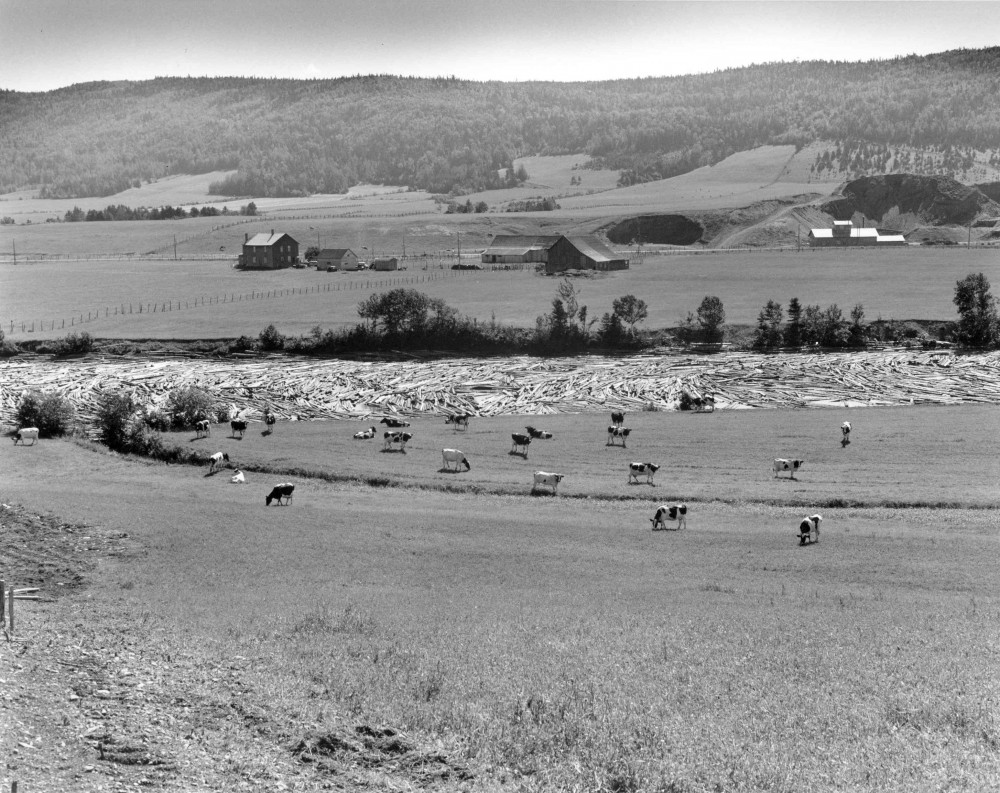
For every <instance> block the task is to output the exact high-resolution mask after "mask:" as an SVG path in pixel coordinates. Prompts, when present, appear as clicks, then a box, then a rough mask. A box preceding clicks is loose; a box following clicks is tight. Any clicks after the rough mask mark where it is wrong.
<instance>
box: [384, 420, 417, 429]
mask: <svg viewBox="0 0 1000 793" xmlns="http://www.w3.org/2000/svg"><path fill="white" fill-rule="evenodd" d="M379 424H385V426H387V427H396V428H399V427H409V426H410V422H408V421H403V420H402V419H390V418H384V419H382V420H381V421H380V422H379Z"/></svg>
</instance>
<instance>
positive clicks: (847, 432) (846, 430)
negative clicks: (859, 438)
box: [840, 421, 851, 446]
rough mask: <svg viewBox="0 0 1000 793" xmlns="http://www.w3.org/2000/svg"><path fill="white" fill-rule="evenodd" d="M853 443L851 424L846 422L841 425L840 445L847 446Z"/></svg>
mask: <svg viewBox="0 0 1000 793" xmlns="http://www.w3.org/2000/svg"><path fill="white" fill-rule="evenodd" d="M850 442H851V422H849V421H845V422H844V423H843V424H841V425H840V445H841V446H847V444H849V443H850Z"/></svg>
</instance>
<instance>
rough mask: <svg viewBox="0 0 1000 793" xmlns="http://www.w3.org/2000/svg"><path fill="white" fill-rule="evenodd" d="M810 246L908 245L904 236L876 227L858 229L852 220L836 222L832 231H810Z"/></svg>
mask: <svg viewBox="0 0 1000 793" xmlns="http://www.w3.org/2000/svg"><path fill="white" fill-rule="evenodd" d="M809 244H810V245H811V246H812V247H814V248H832V247H846V246H848V245H873V246H874V245H878V246H880V247H881V246H883V245H906V238H905V237H904V236H903V235H902V234H886V233H883V232H881V231H879V230H878V229H877V228H875V227H874V226H861V227H857V226H855V225H854V222H853V221H850V220H835V221H833V228H831V229H810V230H809Z"/></svg>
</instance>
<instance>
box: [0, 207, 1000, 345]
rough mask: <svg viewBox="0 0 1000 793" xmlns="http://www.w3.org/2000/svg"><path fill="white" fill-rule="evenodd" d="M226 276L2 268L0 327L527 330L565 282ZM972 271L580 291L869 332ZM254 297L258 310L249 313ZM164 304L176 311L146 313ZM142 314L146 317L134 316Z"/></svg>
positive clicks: (110, 268)
mask: <svg viewBox="0 0 1000 793" xmlns="http://www.w3.org/2000/svg"><path fill="white" fill-rule="evenodd" d="M94 225H128V224H125V223H121V224H94ZM230 264H231V263H230V262H227V261H223V260H216V261H176V262H175V261H99V262H98V261H78V262H54V261H48V262H39V263H35V264H30V265H25V266H21V265H18V266H16V267H15V266H3V267H0V326H2V327H3V330H4V332H5V333H7V334H9V335H11V337H12V338H15V339H17V340H22V339H25V338H60V337H62V336H65V335H66V334H67V333H69V332H71V331H77V332H79V331H81V330H86V331H87V332H89V333H90V334H91V335H92V336H96V337H107V338H178V339H198V338H229V337H236V336H239V335H242V334H247V335H254V336H255V335H256V334H258V333H259V332H260V331H261V330H263V328H264V327H266V326H267V325H268V324H271V323H273V324H274V325H275V326H276V327H277V328H278V330H279V331H281V332H282V333H283V334H286V335H303V334H306V333H308V332H309V331H310V330H311V329H312V328H313V327H315V326H316V325H319V326H321V327H322V328H324V329H327V328H335V327H342V326H344V325H352V324H355V323H356V322H357V321H358V316H357V305H358V303H359V302H360V301H362V300H364V299H366V298H367V297H368V296H369V295H371V294H372V293H374V292H378V291H384V290H386V289H390V288H396V287H400V288H412V289H417V290H419V291H421V292H425V293H426V294H429V295H431V296H432V297H436V298H441V299H443V300H445V302H447V303H448V304H449V305H451V306H453V307H454V308H456V309H458V311H459V312H460V313H462V314H465V315H468V316H471V317H474V318H476V319H478V320H480V321H483V322H489V321H490V320H491V319H493V318H495V319H496V321H498V322H501V323H507V324H512V325H517V326H521V327H534V324H535V319H536V317H538V316H539V315H542V314H545V313H547V312H548V311H550V310H551V302H552V299H553V298H554V297H555V296H556V286H557V283H558V280H559V279H558V278H556V277H546V276H543V275H536V274H535V273H533V272H530V271H503V270H500V271H483V272H474V271H472V272H461V271H452V270H451V269H449V267H450V262H449V261H448V260H444V259H438V258H432V259H429V260H427V261H424V262H421V261H420V260H416V261H412V262H409V263H408V269H407V270H406V271H400V272H397V273H390V274H385V273H374V272H367V271H366V272H360V273H327V272H318V271H316V270H312V269H305V270H295V269H288V270H278V271H268V272H261V271H255V272H241V271H237V270H234V269H232V267H231V266H230ZM425 266H426V267H428V269H426V270H425V269H424V267H425ZM970 272H983V273H985V274H986V276H987V277H988V278H990V279H991V281H993V282H1000V261H998V259H997V257H996V254H995V253H993V252H990V251H987V250H942V249H933V250H932V249H913V248H897V249H892V250H882V251H877V252H876V251H863V250H851V251H834V250H823V251H812V252H802V253H794V252H788V253H774V252H761V253H716V254H710V253H706V254H700V255H674V256H648V257H646V258H645V260H644V261H643V262H642V263H641V264H640V263H637V264H636V265H635V266H634V267H632V268H631V269H630V270H628V271H624V272H618V273H608V274H598V275H594V276H592V277H586V278H577V279H574V283H575V284H576V285H577V287H578V288H579V290H580V303H581V305H586V306H588V309H589V316H590V317H592V318H593V317H600V316H601V315H602V314H603V313H605V312H607V311H610V310H611V308H612V302H613V301H614V300H615V299H616V298H618V297H621V296H622V295H625V294H635V295H637V296H639V297H641V298H642V299H644V300H645V301H646V303H647V304H648V306H649V317H648V319H647V320H646V322H645V323H644V327H647V328H661V327H673V326H675V325H677V324H678V323H679V322H680V321H681V320H682V319H683V317H685V316H686V315H687V314H688V312H693V311H695V310H696V309H697V307H698V305H699V304H700V303H701V300H702V298H704V297H705V296H706V295H716V296H718V297H719V298H720V299H721V300H722V302H723V304H724V306H725V309H726V319H727V321H728V322H732V323H742V324H752V323H755V322H756V319H757V315H758V313H759V312H760V310H761V308H762V307H763V305H764V304H765V303H767V301H768V300H771V299H774V300H776V301H778V302H779V303H781V304H782V305H787V303H788V300H789V299H790V298H792V297H798V298H799V300H800V302H801V303H802V304H803V305H808V304H813V303H816V304H819V305H820V306H822V307H824V308H825V307H826V306H828V305H830V304H831V303H837V304H838V305H839V306H840V307H841V309H842V310H843V311H844V312H845V314H847V313H849V311H850V309H851V308H852V307H853V306H854V305H856V304H858V303H861V304H862V305H863V306H864V309H865V316H866V318H867V319H869V320H872V319H876V318H878V317H881V318H883V319H910V318H916V319H939V320H948V319H954V318H955V317H956V314H955V307H954V305H953V303H952V298H953V297H954V292H955V284H956V282H957V281H959V280H961V279H962V278H964V277H965V276H966V275H968V274H969V273H970ZM259 293H263V294H264V298H263V299H260V298H256V297H255V298H254V299H253V300H251V301H249V302H247V298H248V297H250V296H251V295H258V294H259ZM241 297H242V299H241ZM231 300H235V302H230V301H231ZM202 301H204V303H203V302H202ZM165 303H167V304H172V306H173V309H172V310H171V311H168V313H166V314H163V313H161V312H160V311H159V308H158V310H157V312H156V313H153V312H152V307H153V306H158V307H160V306H163V304H165ZM139 304H142V305H143V306H144V311H143V314H142V315H138V314H137V313H136V312H137V311H138V306H139ZM179 305H180V306H182V307H183V308H179V307H178V306H179ZM122 306H124V310H125V311H126V312H128V311H129V308H130V306H131V310H132V312H133V313H131V314H129V313H126V314H125V315H124V316H123V315H121V314H117V315H116V314H115V311H116V307H117V309H118V311H121V310H122ZM147 309H148V310H149V313H148V314H147V313H146V310H147ZM88 314H90V315H91V317H92V319H85V325H84V326H83V327H79V323H80V321H81V320H80V317H81V316H83V317H84V318H86V317H87V316H88ZM98 317H99V318H98ZM11 323H13V324H11ZM32 323H34V327H35V330H34V331H31V330H30V329H31V327H32ZM22 325H24V327H25V330H24V331H22V329H21V328H22ZM43 327H44V330H43V329H42V328H43Z"/></svg>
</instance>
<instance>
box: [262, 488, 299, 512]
mask: <svg viewBox="0 0 1000 793" xmlns="http://www.w3.org/2000/svg"><path fill="white" fill-rule="evenodd" d="M294 490H295V485H293V484H292V483H291V482H282V483H281V484H280V485H275V486H274V487H273V488H271V492H270V493H268V494H267V496H266V497H265V498H264V506H265V507H269V506H271V502H272V501H275V500H276V501H277V502H278V506H279V507H280V506H281V500H282V499H285V503H286V504H291V503H292V491H294Z"/></svg>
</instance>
